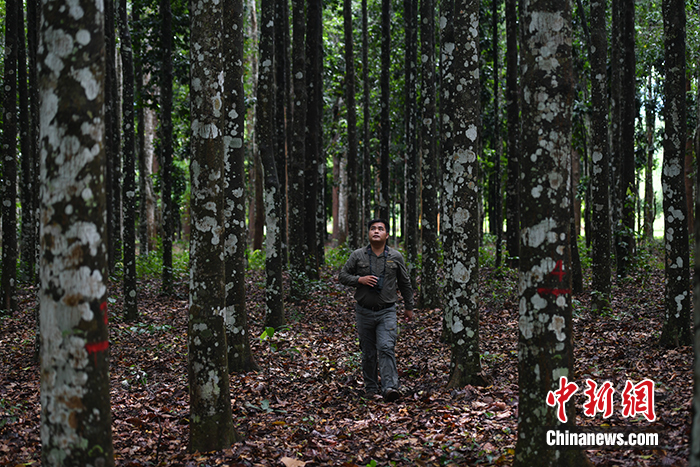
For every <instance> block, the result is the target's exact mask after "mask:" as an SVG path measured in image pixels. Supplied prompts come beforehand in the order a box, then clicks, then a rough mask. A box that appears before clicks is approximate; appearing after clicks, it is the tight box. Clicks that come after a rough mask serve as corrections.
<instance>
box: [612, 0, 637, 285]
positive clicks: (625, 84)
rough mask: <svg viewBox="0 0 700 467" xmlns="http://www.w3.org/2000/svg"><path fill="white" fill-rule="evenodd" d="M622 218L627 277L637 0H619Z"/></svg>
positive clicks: (620, 243) (621, 268) (619, 247)
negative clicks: (635, 5) (635, 11)
mask: <svg viewBox="0 0 700 467" xmlns="http://www.w3.org/2000/svg"><path fill="white" fill-rule="evenodd" d="M620 29H621V42H620V45H621V47H619V48H620V52H621V55H622V56H621V57H620V64H621V69H620V95H619V96H620V104H619V105H620V122H619V124H620V153H619V167H620V172H619V177H620V187H619V190H620V191H619V193H618V197H619V202H620V220H619V222H618V231H617V236H616V255H615V257H616V259H617V275H618V276H620V277H625V276H626V275H627V273H628V271H629V269H630V267H631V264H632V261H633V259H634V250H635V238H634V231H635V225H634V211H635V204H636V198H637V197H636V188H635V166H634V143H635V134H634V122H635V118H636V114H637V112H636V104H635V91H636V79H635V78H636V61H635V51H634V0H620Z"/></svg>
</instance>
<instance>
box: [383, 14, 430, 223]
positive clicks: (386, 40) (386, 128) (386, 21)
mask: <svg viewBox="0 0 700 467" xmlns="http://www.w3.org/2000/svg"><path fill="white" fill-rule="evenodd" d="M381 21H382V43H381V62H382V68H381V75H380V78H379V87H380V94H381V97H380V99H381V104H380V109H381V110H380V118H379V128H380V135H379V209H378V211H377V217H381V218H383V219H387V220H388V219H389V200H390V198H391V194H390V193H389V143H390V140H391V120H390V119H389V104H390V99H389V97H390V96H389V94H390V92H389V82H390V77H389V73H390V72H391V1H390V0H382V19H381ZM433 109H435V102H433ZM433 136H435V134H434V133H433ZM431 156H432V157H435V154H431Z"/></svg>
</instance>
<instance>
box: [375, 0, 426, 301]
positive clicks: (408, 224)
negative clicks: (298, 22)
mask: <svg viewBox="0 0 700 467" xmlns="http://www.w3.org/2000/svg"><path fill="white" fill-rule="evenodd" d="M404 18H405V20H406V26H405V31H406V46H405V53H406V60H405V73H406V77H405V83H406V84H405V86H406V117H405V118H406V169H405V175H404V179H405V187H406V199H405V201H404V206H405V209H404V213H405V216H404V219H405V226H404V232H405V233H404V235H405V236H404V248H405V249H406V269H408V276H409V277H410V278H411V283H412V285H413V289H414V290H415V289H416V274H415V271H416V265H417V264H418V204H417V203H418V198H417V196H418V195H417V193H418V189H417V188H418V181H419V179H420V178H419V177H420V166H419V165H418V133H417V129H418V127H417V125H418V108H417V101H416V99H417V97H418V96H417V92H416V86H417V84H418V64H417V63H418V62H417V59H418V1H417V0H404ZM364 68H366V67H364ZM366 137H367V136H366V135H365V138H366ZM364 146H365V147H366V146H367V145H366V144H365V145H364ZM365 184H366V183H365V182H364V180H363V185H365Z"/></svg>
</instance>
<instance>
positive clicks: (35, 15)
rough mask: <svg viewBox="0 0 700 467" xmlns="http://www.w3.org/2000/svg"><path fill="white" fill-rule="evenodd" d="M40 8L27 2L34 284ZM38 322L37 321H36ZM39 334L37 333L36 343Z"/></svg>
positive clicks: (36, 274) (36, 271)
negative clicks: (32, 180) (32, 181)
mask: <svg viewBox="0 0 700 467" xmlns="http://www.w3.org/2000/svg"><path fill="white" fill-rule="evenodd" d="M40 10H41V6H40V4H39V2H34V1H30V2H27V49H28V54H27V57H28V59H29V95H30V99H29V106H30V133H29V134H30V138H29V153H30V154H31V155H32V168H31V171H32V173H33V174H34V183H32V194H31V196H32V204H33V207H32V210H33V212H34V219H33V221H32V223H33V225H34V227H33V232H34V243H33V247H34V252H33V254H34V260H33V261H34V278H33V279H32V281H33V282H34V283H38V282H39V269H38V259H39V247H40V245H39V184H40V181H39V151H38V144H39V85H38V74H37V67H36V63H37V62H36V60H37V51H38V43H39V19H40V15H41V11H40ZM37 322H38V320H37ZM38 336H39V333H38V332H37V341H38V340H39V339H38Z"/></svg>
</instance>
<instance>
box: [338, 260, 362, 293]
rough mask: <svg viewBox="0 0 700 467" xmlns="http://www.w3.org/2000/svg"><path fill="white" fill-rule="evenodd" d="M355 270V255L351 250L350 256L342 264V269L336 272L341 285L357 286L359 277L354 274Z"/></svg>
mask: <svg viewBox="0 0 700 467" xmlns="http://www.w3.org/2000/svg"><path fill="white" fill-rule="evenodd" d="M356 271H357V255H355V253H354V252H353V253H351V254H350V257H349V258H348V260H347V262H346V263H345V265H344V266H343V269H341V270H340V273H339V274H338V280H339V281H340V283H341V284H343V285H347V286H349V287H357V286H358V285H359V282H358V279H359V278H360V276H358V275H357V274H355V272H356Z"/></svg>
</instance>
